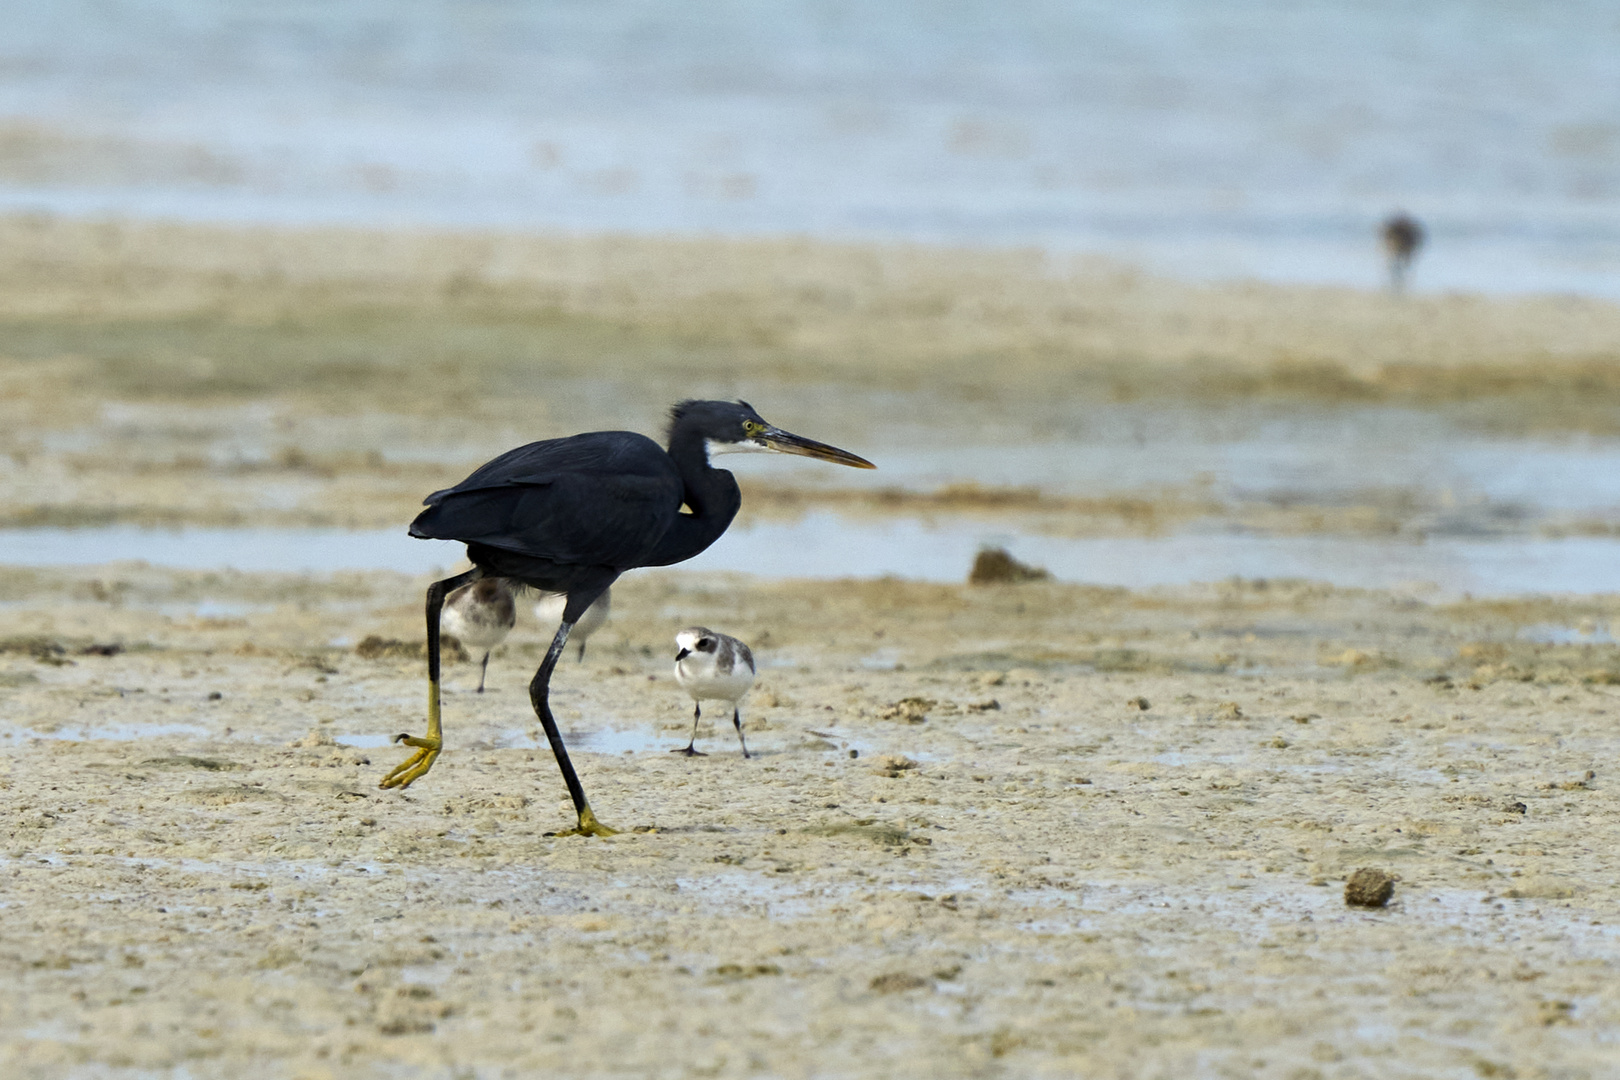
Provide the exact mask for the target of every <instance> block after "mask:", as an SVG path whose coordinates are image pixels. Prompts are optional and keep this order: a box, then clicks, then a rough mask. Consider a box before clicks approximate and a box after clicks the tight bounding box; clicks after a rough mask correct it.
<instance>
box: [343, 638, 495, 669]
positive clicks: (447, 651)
mask: <svg viewBox="0 0 1620 1080" xmlns="http://www.w3.org/2000/svg"><path fill="white" fill-rule="evenodd" d="M354 651H355V655H357V656H359V657H360V658H361V659H362V660H421V659H422V658H423V657H425V656H427V646H426V645H425V644H424V643H423V642H420V641H401V640H399V639H398V638H385V637H379V636H378V635H376V634H370V635H367V636H366V637H365V638H364V639H363V640H362V641H361V642H360V644H358V645H356V646H355V647H354ZM439 654H440V656H441V657H442V658H443V659H445V660H448V661H450V662H451V663H453V664H465V663H468V662H470V661H471V660H472V657H471V656H470V655H468V653H467V650H466V648H464V647H463V646H462V644H461V642H460V641H458V640H456V638H455V637H454V636H453V635H450V634H445V635H444V636H442V637H441V638H439Z"/></svg>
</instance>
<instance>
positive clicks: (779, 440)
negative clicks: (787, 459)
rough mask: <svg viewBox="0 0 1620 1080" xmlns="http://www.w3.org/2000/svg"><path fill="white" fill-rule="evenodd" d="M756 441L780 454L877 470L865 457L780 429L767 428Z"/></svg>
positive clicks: (755, 438) (755, 437)
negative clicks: (796, 455)
mask: <svg viewBox="0 0 1620 1080" xmlns="http://www.w3.org/2000/svg"><path fill="white" fill-rule="evenodd" d="M754 441H755V442H757V443H759V445H760V446H763V447H764V448H765V449H767V450H774V451H775V452H776V453H778V454H798V455H800V456H801V457H813V458H820V459H821V460H822V461H831V462H833V463H834V464H836V465H848V466H850V467H851V468H855V469H875V468H877V466H876V465H874V464H872V463H871V462H870V461H867V460H866V459H865V458H863V457H858V456H856V455H855V454H852V453H850V452H849V451H848V450H840V449H838V447H836V446H828V445H827V444H826V443H822V442H816V440H814V439H806V438H805V437H804V436H802V435H795V434H793V432H791V431H783V430H782V429H781V428H779V427H767V428H766V429H765V430H764V431H762V432H760V433H759V434H758V435H755V436H754Z"/></svg>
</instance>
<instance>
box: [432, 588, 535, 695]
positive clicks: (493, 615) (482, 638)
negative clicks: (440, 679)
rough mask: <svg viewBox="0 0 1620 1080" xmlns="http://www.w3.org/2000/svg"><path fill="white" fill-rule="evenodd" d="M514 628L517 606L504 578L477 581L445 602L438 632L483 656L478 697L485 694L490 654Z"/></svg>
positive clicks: (448, 597)
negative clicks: (440, 631)
mask: <svg viewBox="0 0 1620 1080" xmlns="http://www.w3.org/2000/svg"><path fill="white" fill-rule="evenodd" d="M516 625H517V604H516V603H514V602H513V600H512V587H511V586H510V585H508V584H507V583H506V579H505V578H498V577H487V578H480V579H479V580H477V581H475V582H473V583H472V584H471V585H463V586H462V587H461V588H459V589H457V590H456V591H455V592H453V593H451V594H450V595H449V596H447V597H445V598H444V621H443V625H442V626H441V627H440V629H441V630H442V631H443V632H444V633H446V634H453V635H454V636H455V638H456V640H457V641H459V642H461V644H462V645H464V646H466V647H467V648H468V649H469V650H471V651H472V652H473V653H474V654H477V653H479V652H482V653H483V654H484V660H483V664H482V666H481V667H479V669H478V692H479V693H480V694H482V693H483V692H484V677H485V676H486V675H488V674H489V654H490V650H492V649H494V648H495V646H497V645H499V644H500V643H501V642H503V641H505V640H506V635H507V634H510V633H511V632H512V627H514V626H516Z"/></svg>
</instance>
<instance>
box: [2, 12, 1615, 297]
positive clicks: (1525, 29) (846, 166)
mask: <svg viewBox="0 0 1620 1080" xmlns="http://www.w3.org/2000/svg"><path fill="white" fill-rule="evenodd" d="M15 7H16V10H14V11H11V12H9V13H8V14H9V16H10V17H9V18H8V19H7V20H6V25H5V26H4V27H3V28H0V59H3V60H4V63H3V64H0V116H4V117H6V118H7V122H6V124H5V125H4V127H5V128H6V131H7V133H8V135H9V136H10V137H9V138H8V146H10V147H11V148H12V149H11V151H10V152H9V153H8V163H0V206H3V207H9V208H20V209H30V208H32V209H48V210H53V211H56V212H65V213H71V214H80V215H85V214H89V215H101V214H136V215H142V216H160V217H180V218H191V219H199V218H201V219H214V220H232V221H243V220H248V221H265V220H272V221H290V222H337V223H353V222H371V223H386V224H411V223H431V224H451V225H463V224H480V225H490V226H495V227H507V228H514V227H515V228H536V227H541V228H565V229H580V230H603V229H606V230H629V231H642V232H649V231H650V232H665V231H700V232H705V231H716V232H725V233H738V232H742V233H759V232H769V233H807V234H811V235H821V236H882V237H905V238H911V239H922V240H931V241H940V240H943V241H947V242H956V243H963V242H965V243H997V244H1005V243H1017V244H1038V245H1044V246H1047V247H1051V248H1055V249H1058V250H1087V251H1098V252H1105V253H1109V254H1113V255H1116V256H1121V257H1124V258H1127V259H1130V260H1132V261H1138V262H1142V263H1145V264H1148V265H1150V266H1153V267H1155V268H1159V269H1162V270H1168V271H1170V272H1172V273H1177V274H1190V275H1194V276H1204V277H1234V276H1258V277H1263V278H1270V279H1274V280H1285V281H1298V280H1314V281H1323V280H1325V281H1343V282H1349V283H1355V284H1361V285H1368V286H1373V285H1376V284H1378V283H1379V282H1380V281H1381V276H1382V272H1381V262H1380V259H1379V256H1378V252H1377V249H1376V245H1375V244H1374V243H1373V240H1372V228H1373V225H1374V223H1375V222H1376V221H1377V220H1379V218H1380V217H1381V216H1382V215H1384V214H1386V213H1388V212H1389V211H1390V210H1392V209H1394V208H1395V207H1397V206H1404V207H1406V208H1407V209H1409V210H1411V211H1413V212H1414V213H1416V214H1418V215H1419V216H1420V217H1421V218H1423V219H1424V220H1425V221H1426V222H1427V223H1428V225H1429V226H1430V230H1431V233H1432V236H1433V242H1432V243H1431V245H1430V249H1429V250H1428V251H1427V252H1425V253H1424V255H1423V257H1422V259H1421V261H1420V263H1419V265H1418V270H1417V282H1418V284H1419V285H1420V286H1421V287H1424V288H1435V289H1454V288H1467V289H1487V290H1498V291H1525V290H1557V291H1576V292H1587V293H1596V294H1601V295H1609V296H1614V295H1620V128H1617V127H1616V124H1615V119H1614V118H1615V116H1616V115H1620V96H1617V94H1620V90H1617V88H1620V83H1617V82H1616V81H1615V80H1614V78H1613V57H1614V56H1615V55H1617V54H1620V22H1616V20H1615V19H1614V18H1613V16H1612V10H1611V8H1610V6H1609V5H1606V4H1603V3H1599V2H1595V0H1594V2H1568V3H1564V4H1559V5H1553V6H1548V5H1520V4H1492V5H1486V4H1477V3H1469V2H1467V0H1446V2H1435V3H1429V4H1420V5H1390V4H1356V5H1346V4H1336V3H1330V2H1327V0H1316V2H1312V3H1299V4H1288V5H1278V4H1275V3H1272V2H1268V0H1239V2H1234V3H1225V4H1199V3H1193V2H1190V0H1146V2H1143V3H1138V4H1124V5H1119V4H1116V5H1104V4H1068V5H1053V4H1020V5H1004V4H989V3H982V2H969V3H959V4H953V5H951V7H950V8H949V9H948V13H944V14H942V13H941V12H940V11H939V10H938V9H937V8H936V7H935V6H934V5H929V4H922V3H915V2H909V3H892V4H885V5H880V6H871V5H862V6H858V7H848V6H845V5H840V4H836V3H833V2H831V0H762V2H760V3H755V4H748V5H736V4H726V3H720V2H716V0H694V2H691V3H686V4H681V5H673V6H659V5H648V4H645V3H641V2H639V0H612V2H603V3H595V4H591V5H589V6H588V7H580V6H577V5H572V4H482V5H476V6H471V7H469V6H468V5H464V4H456V3H449V2H443V0H441V2H423V3H415V4H408V5H400V4H393V3H384V2H382V0H361V2H356V3H349V4H342V5H308V4H294V3H289V2H286V0H278V2H273V3H267V4H260V5H255V6H254V9H253V12H252V14H251V16H244V15H243V14H242V11H241V9H240V7H239V5H235V4H229V3H222V2H220V0H163V2H159V3H142V4H134V3H130V2H128V0H122V2H120V0H110V2H93V0H62V2H56V3H50V4H43V5H21V6H15Z"/></svg>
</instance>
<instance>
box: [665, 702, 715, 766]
mask: <svg viewBox="0 0 1620 1080" xmlns="http://www.w3.org/2000/svg"><path fill="white" fill-rule="evenodd" d="M701 719H703V702H701V701H694V702H693V703H692V738H691V739H689V740H688V741H687V743H686V745H685V746H677V747H676V748H675V749H673V750H671V751H670V753H672V754H685V755H686V756H687V757H708V756H709V755H707V754H705V753H704V752H703V751H701V750H699V749H698V748H697V726H698V721H699V720H701Z"/></svg>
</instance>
